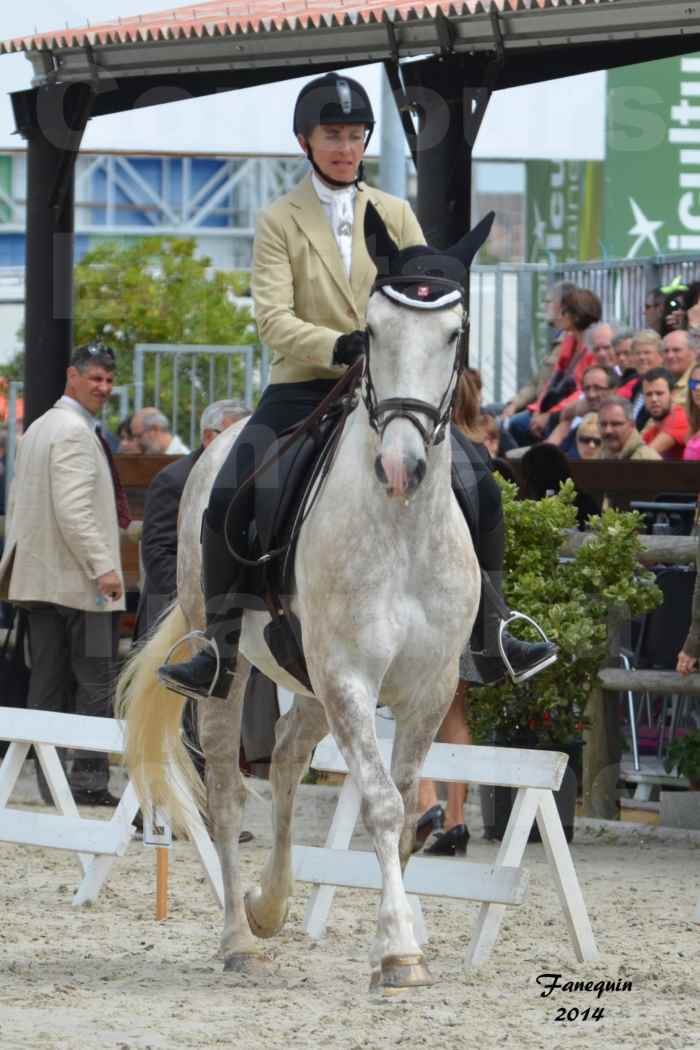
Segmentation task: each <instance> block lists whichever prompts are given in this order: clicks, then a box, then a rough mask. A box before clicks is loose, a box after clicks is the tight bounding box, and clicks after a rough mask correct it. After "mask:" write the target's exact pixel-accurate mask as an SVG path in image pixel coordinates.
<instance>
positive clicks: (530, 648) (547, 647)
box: [471, 521, 558, 685]
mask: <svg viewBox="0 0 700 1050" xmlns="http://www.w3.org/2000/svg"><path fill="white" fill-rule="evenodd" d="M504 551H505V529H504V525H503V522H502V521H501V522H500V523H499V524H498V525H497V526H496V527H495V528H494V529H491V531H489V532H483V531H482V532H481V534H480V535H479V539H478V555H479V564H480V565H481V573H482V581H483V582H482V588H481V602H480V605H479V612H478V614H477V618H476V623H475V624H474V630H473V633H472V638H471V650H472V657H473V659H474V664H475V666H476V669H477V671H478V672H479V675H480V676H481V680H482V682H483V683H484V685H492V684H493V683H494V682H498V681H500V680H501V679H502V678H505V677H506V675H509V676H510V678H511V680H512V681H513V682H516V683H517V682H524V681H525V680H526V679H528V678H532V676H533V675H536V674H538V673H539V672H540V671H543V670H544V669H545V667H549V665H550V664H553V663H554V662H555V660H556V659H557V656H558V649H557V647H556V645H554V643H553V642H550V641H548V639H547V638H546V636H545V634H544V632H543V631H542V629H541V628H540V627H539V626H538V625H537V624H536V623H534V621H532V620H530V618H529V617H526V616H523V614H522V613H513V612H511V611H510V610H509V609H508V606H507V605H506V602H505V599H504V598H503V591H502V586H501V583H502V577H503V555H504ZM519 619H522V620H524V621H525V622H528V623H532V624H533V626H534V627H535V628H536V629H537V630H538V631H539V632H540V634H541V636H542V641H540V642H521V641H520V639H518V638H514V637H513V635H512V634H511V633H510V632H509V631H508V630H507V626H506V625H507V624H508V623H510V622H511V620H519ZM499 641H500V644H499Z"/></svg>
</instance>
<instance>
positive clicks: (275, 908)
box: [245, 696, 328, 937]
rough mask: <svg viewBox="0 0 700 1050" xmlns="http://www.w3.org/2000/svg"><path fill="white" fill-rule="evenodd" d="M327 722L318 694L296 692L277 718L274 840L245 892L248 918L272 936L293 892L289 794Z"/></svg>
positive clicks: (272, 771) (259, 932)
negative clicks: (256, 879)
mask: <svg viewBox="0 0 700 1050" xmlns="http://www.w3.org/2000/svg"><path fill="white" fill-rule="evenodd" d="M327 732H328V727H327V725H326V716H325V713H324V711H323V708H322V707H321V705H320V704H319V703H318V701H317V700H313V699H310V698H307V697H303V698H302V697H299V696H297V697H296V699H295V700H294V704H293V706H292V708H291V710H290V711H288V712H287V714H286V715H284V717H282V718H281V719H280V720H279V722H278V723H277V726H276V729H275V750H274V752H273V754H272V762H271V764H270V785H271V787H272V827H273V836H274V838H273V844H272V850H271V852H270V855H269V857H268V859H267V863H266V864H265V867H264V869H263V871H262V874H261V876H260V885H259V886H256V887H254V888H253V889H251V890H249V891H248V893H247V894H246V897H245V905H246V911H247V913H248V922H249V923H250V928H251V929H252V931H253V933H255V934H257V936H258V937H272V936H273V935H274V934H275V933H277V932H278V931H279V930H280V929H281V928H282V926H283V925H284V921H285V919H286V917H287V910H288V907H289V896H290V894H291V893H292V892H293V889H294V885H293V879H292V827H293V818H294V799H295V795H296V790H297V787H298V785H299V782H300V780H301V778H302V776H303V775H304V773H305V772H306V769H307V766H308V764H309V759H310V757H311V752H312V751H313V749H314V747H315V746H316V744H317V743H318V742H319V740H320V739H321V738H322V737H324V736H325V735H326V733H327Z"/></svg>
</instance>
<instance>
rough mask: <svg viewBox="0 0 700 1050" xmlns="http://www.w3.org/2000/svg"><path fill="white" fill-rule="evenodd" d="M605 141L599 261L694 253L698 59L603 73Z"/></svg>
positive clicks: (699, 138) (698, 203) (698, 213)
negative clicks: (602, 252)
mask: <svg viewBox="0 0 700 1050" xmlns="http://www.w3.org/2000/svg"><path fill="white" fill-rule="evenodd" d="M606 137H607V160H606V165H605V209H604V222H603V231H604V233H603V244H604V250H605V254H606V255H607V256H622V257H623V258H627V259H637V258H643V257H645V256H649V255H658V254H667V253H669V252H684V253H685V254H687V253H689V252H697V251H700V55H697V54H695V55H683V56H681V57H678V58H666V59H663V60H661V61H659V62H646V63H644V64H643V65H638V66H625V67H623V68H621V69H612V70H610V71H609V73H608V118H607V130H606Z"/></svg>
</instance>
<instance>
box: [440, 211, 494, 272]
mask: <svg viewBox="0 0 700 1050" xmlns="http://www.w3.org/2000/svg"><path fill="white" fill-rule="evenodd" d="M495 218H496V213H495V211H490V212H489V213H488V215H485V216H484V218H483V219H482V220H481V222H479V223H477V225H476V226H475V227H474V229H473V230H470V231H469V233H465V235H464V237H462V238H461V240H459V241H457V243H456V244H453V245H452V247H451V248H447V249H446V250H445V253H444V254H445V255H451V256H453V258H455V259H459V260H460V262H463V263H464V265H465V267H466V268H467V270H468V269H469V267H470V266H471V261H472V259H473V258H474V256H475V255H476V253H477V252H478V251H479V248H480V247H481V246H482V244H483V243H484V241H485V240H486V238H487V237H488V235H489V234H490V233H491V227H492V226H493V220H494V219H495Z"/></svg>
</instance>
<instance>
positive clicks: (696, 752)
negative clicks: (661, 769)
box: [665, 729, 700, 791]
mask: <svg viewBox="0 0 700 1050" xmlns="http://www.w3.org/2000/svg"><path fill="white" fill-rule="evenodd" d="M665 766H666V772H667V773H670V772H672V770H673V769H675V768H677V769H678V775H679V776H681V777H687V778H688V780H689V781H690V786H691V787H692V788H694V789H695V790H696V791H700V729H696V730H694V731H693V732H692V733H686V735H685V736H683V737H680V738H679V739H678V740H674V741H673V743H672V744H671V745H670V747H669V749H668V752H667V753H666V762H665Z"/></svg>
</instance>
